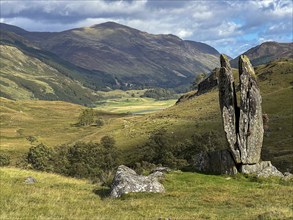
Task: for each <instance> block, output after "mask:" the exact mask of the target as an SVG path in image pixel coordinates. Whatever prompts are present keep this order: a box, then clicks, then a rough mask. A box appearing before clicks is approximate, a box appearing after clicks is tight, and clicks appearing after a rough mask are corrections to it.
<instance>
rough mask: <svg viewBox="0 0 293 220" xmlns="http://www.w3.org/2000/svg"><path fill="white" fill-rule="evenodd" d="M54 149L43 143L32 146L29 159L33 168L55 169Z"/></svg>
mask: <svg viewBox="0 0 293 220" xmlns="http://www.w3.org/2000/svg"><path fill="white" fill-rule="evenodd" d="M53 156H54V151H53V149H51V148H48V147H46V146H45V145H43V144H42V143H41V144H39V145H37V146H34V147H31V148H30V149H29V152H28V155H27V161H28V163H29V164H30V165H31V166H32V168H33V169H36V170H42V171H53Z"/></svg>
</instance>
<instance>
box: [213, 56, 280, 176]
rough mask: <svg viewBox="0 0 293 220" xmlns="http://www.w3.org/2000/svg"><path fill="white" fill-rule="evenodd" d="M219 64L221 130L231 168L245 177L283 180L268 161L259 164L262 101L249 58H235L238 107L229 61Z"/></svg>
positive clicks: (223, 60) (224, 60)
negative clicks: (237, 77) (238, 95)
mask: <svg viewBox="0 0 293 220" xmlns="http://www.w3.org/2000/svg"><path fill="white" fill-rule="evenodd" d="M220 61H221V68H220V74H219V79H218V82H219V102H220V108H221V113H222V119H223V126H224V131H225V134H226V139H227V142H228V145H229V150H230V152H231V154H232V156H233V159H234V164H235V166H236V167H238V168H239V171H240V172H241V173H245V174H256V175H257V176H259V177H268V176H278V177H283V174H282V173H281V172H280V171H278V170H277V168H276V167H274V166H273V165H272V164H271V162H270V161H262V162H261V161H260V156H261V148H262V143H263V134H264V128H263V127H264V126H263V114H262V107H261V103H262V99H261V95H260V90H259V87H258V84H257V81H256V75H255V73H254V70H253V67H252V65H251V63H250V61H249V59H248V58H247V57H246V56H243V55H242V56H240V58H239V83H240V106H239V107H238V105H237V97H236V90H235V83H234V78H233V74H232V70H231V67H230V64H229V60H228V59H227V57H225V56H224V55H221V57H220ZM228 170H229V169H228Z"/></svg>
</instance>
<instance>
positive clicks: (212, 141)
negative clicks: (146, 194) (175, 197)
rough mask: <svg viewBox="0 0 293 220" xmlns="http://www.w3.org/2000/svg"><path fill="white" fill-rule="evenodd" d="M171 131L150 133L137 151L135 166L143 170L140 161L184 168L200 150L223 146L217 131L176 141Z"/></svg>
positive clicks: (211, 149)
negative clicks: (139, 164)
mask: <svg viewBox="0 0 293 220" xmlns="http://www.w3.org/2000/svg"><path fill="white" fill-rule="evenodd" d="M173 139H174V138H173V137H172V134H171V133H168V132H167V131H166V130H165V129H159V130H157V131H155V132H154V133H152V134H151V135H150V138H149V140H148V141H147V143H146V144H145V145H143V146H141V147H139V148H137V152H136V155H137V156H136V157H137V158H136V160H134V161H133V164H132V165H133V166H134V167H137V168H138V170H140V171H141V170H142V168H141V167H139V166H138V164H137V162H138V161H142V160H144V161H146V162H148V163H154V164H162V165H163V166H168V167H171V168H179V169H182V168H184V167H186V166H188V165H190V163H191V162H192V160H191V159H192V156H193V155H196V154H198V153H200V152H208V151H214V150H215V149H218V148H219V146H222V143H221V141H220V139H221V138H220V136H219V135H218V134H217V133H215V132H207V133H204V134H195V135H193V137H192V139H190V140H185V141H183V142H177V143H174V142H173V141H172V140H173Z"/></svg>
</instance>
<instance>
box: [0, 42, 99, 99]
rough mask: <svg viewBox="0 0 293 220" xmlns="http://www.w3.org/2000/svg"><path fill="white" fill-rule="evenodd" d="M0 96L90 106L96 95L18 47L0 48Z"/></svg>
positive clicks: (6, 46)
mask: <svg viewBox="0 0 293 220" xmlns="http://www.w3.org/2000/svg"><path fill="white" fill-rule="evenodd" d="M0 50H1V54H0V69H1V70H0V91H1V93H0V95H1V96H2V97H7V98H10V99H15V100H22V99H23V100H28V99H45V100H63V101H69V102H75V103H92V102H94V100H96V99H97V96H96V95H95V94H94V93H93V91H92V90H90V89H89V88H86V87H84V86H83V85H82V84H81V83H80V82H77V81H75V80H73V79H72V78H69V77H68V76H66V75H64V74H63V73H61V72H60V71H58V70H57V69H55V68H53V67H52V66H50V65H48V64H46V63H44V62H42V61H41V60H39V59H37V58H34V57H31V56H28V55H27V54H25V53H23V52H22V51H21V50H19V49H18V48H17V47H13V46H8V45H0Z"/></svg>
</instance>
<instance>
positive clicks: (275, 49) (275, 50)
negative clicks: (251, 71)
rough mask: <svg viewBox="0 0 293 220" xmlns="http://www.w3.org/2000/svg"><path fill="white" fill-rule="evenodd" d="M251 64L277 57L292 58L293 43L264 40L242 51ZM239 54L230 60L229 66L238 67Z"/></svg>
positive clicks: (265, 61) (258, 63)
mask: <svg viewBox="0 0 293 220" xmlns="http://www.w3.org/2000/svg"><path fill="white" fill-rule="evenodd" d="M243 54H244V55H246V56H248V58H249V59H250V61H251V63H252V65H253V66H258V65H261V64H266V63H268V62H270V61H272V60H276V59H279V58H293V43H277V42H265V43H263V44H261V45H258V46H256V47H253V48H251V49H249V50H248V51H246V52H245V53H243ZM238 60H239V56H238V57H236V58H235V59H233V60H231V61H230V63H231V66H232V67H234V68H237V67H238Z"/></svg>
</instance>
